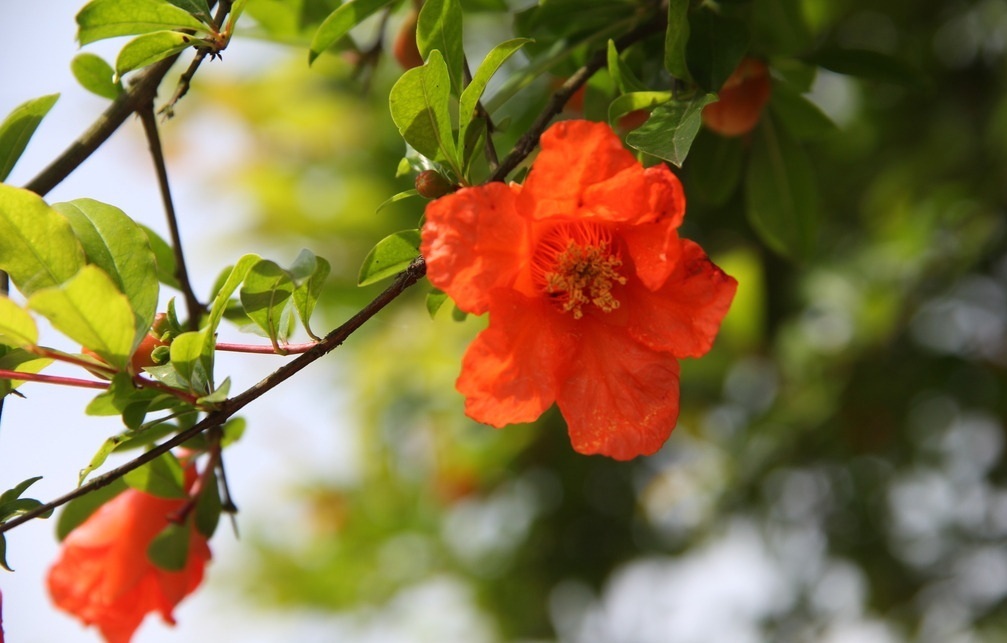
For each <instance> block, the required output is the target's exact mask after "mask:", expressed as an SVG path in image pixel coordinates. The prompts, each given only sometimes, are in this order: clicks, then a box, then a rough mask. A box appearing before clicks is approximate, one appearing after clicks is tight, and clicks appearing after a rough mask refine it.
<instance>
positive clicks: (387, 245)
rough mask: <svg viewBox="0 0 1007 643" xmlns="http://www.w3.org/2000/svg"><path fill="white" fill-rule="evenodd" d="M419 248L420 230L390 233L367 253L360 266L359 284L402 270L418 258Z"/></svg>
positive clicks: (368, 282)
mask: <svg viewBox="0 0 1007 643" xmlns="http://www.w3.org/2000/svg"><path fill="white" fill-rule="evenodd" d="M419 249H420V231H419V230H403V231H401V232H396V233H395V234H391V235H388V236H387V237H385V238H384V239H382V240H381V241H379V242H378V245H376V246H374V247H373V248H371V251H370V252H368V253H367V256H366V257H365V258H364V263H363V265H362V266H360V276H359V277H358V278H357V285H358V286H367V285H370V284H373V283H375V282H377V281H381V280H382V279H385V278H387V277H391V276H393V275H396V274H398V273H400V272H402V271H403V270H405V269H406V268H407V267H409V264H410V263H411V262H412V260H413V259H415V258H416V255H417V254H418V253H419Z"/></svg>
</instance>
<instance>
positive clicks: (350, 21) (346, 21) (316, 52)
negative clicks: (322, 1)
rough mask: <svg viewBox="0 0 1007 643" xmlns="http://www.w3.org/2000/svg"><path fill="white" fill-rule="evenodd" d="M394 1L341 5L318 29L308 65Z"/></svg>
mask: <svg viewBox="0 0 1007 643" xmlns="http://www.w3.org/2000/svg"><path fill="white" fill-rule="evenodd" d="M393 1H394V0H350V1H349V2H346V3H345V4H342V5H340V6H339V7H338V8H336V10H335V11H333V12H332V13H331V14H329V17H328V18H326V19H325V21H324V22H322V24H321V25H320V26H319V27H318V31H316V32H315V36H314V37H313V38H312V39H311V51H310V52H309V53H308V63H309V64H310V63H313V62H315V59H316V58H318V56H320V55H321V53H322V52H323V51H325V50H326V49H328V48H329V47H331V46H332V45H334V44H336V43H337V42H339V41H340V40H341V39H342V38H343V37H344V36H346V34H348V33H350V30H351V29H353V28H354V27H356V26H357V25H359V24H360V23H361V22H363V21H364V20H365V19H367V18H368V17H369V16H371V15H373V14H375V13H377V12H378V11H379V10H381V9H382V8H384V7H386V6H388V5H390V4H392V2H393Z"/></svg>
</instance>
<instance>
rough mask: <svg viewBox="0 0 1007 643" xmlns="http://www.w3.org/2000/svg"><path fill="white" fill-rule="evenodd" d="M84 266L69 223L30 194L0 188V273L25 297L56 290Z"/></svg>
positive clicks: (34, 195)
mask: <svg viewBox="0 0 1007 643" xmlns="http://www.w3.org/2000/svg"><path fill="white" fill-rule="evenodd" d="M83 266H84V250H83V248H81V245H80V242H78V241H77V237H76V236H74V234H73V229H72V228H71V227H70V223H69V222H68V221H67V220H66V218H65V217H64V216H62V215H61V214H60V213H59V212H56V211H55V210H53V209H52V208H50V207H49V206H48V205H47V204H46V203H45V201H43V200H42V198H41V197H39V196H38V195H37V194H35V193H34V192H29V191H28V190H22V189H20V188H15V187H13V186H10V185H4V184H0V270H4V271H6V272H7V274H9V275H10V278H11V281H13V282H14V285H16V286H17V287H18V289H19V290H20V291H21V292H22V293H24V294H25V295H31V294H32V293H34V292H35V291H36V290H39V289H42V288H51V287H52V286H58V285H59V284H61V283H63V282H64V281H66V280H67V279H69V278H70V277H72V276H74V275H75V274H77V271H78V270H80V269H81V268H82V267H83Z"/></svg>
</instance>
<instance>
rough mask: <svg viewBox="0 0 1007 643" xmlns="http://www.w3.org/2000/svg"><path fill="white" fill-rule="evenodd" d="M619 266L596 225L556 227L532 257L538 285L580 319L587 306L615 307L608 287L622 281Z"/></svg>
mask: <svg viewBox="0 0 1007 643" xmlns="http://www.w3.org/2000/svg"><path fill="white" fill-rule="evenodd" d="M621 267H622V258H621V257H620V256H619V252H618V250H617V249H616V248H615V247H614V244H613V242H612V237H611V234H610V233H608V231H607V230H605V229H603V228H601V227H600V226H596V225H580V226H573V225H569V226H567V225H564V226H558V227H557V228H555V229H554V230H552V231H550V232H549V233H548V234H547V235H546V237H545V238H544V239H543V240H542V242H541V243H540V244H539V248H538V251H537V252H536V257H535V268H536V270H535V272H536V276H537V277H538V278H539V280H540V284H541V287H542V288H543V290H544V291H545V293H546V294H547V295H548V296H549V297H550V298H551V299H552V300H553V301H555V302H556V303H557V304H558V305H559V306H560V308H561V309H562V311H563V312H565V313H571V314H572V315H573V318H574V319H580V318H582V317H583V316H584V308H585V306H588V305H594V306H595V307H597V308H598V309H599V310H600V311H602V312H605V313H610V312H612V311H613V310H615V309H617V308H618V307H619V300H618V299H616V298H615V296H614V295H613V294H612V288H613V287H614V286H615V285H616V284H619V285H625V283H626V278H625V277H624V276H622V274H621V273H620V271H619V268H621Z"/></svg>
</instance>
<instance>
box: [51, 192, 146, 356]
mask: <svg viewBox="0 0 1007 643" xmlns="http://www.w3.org/2000/svg"><path fill="white" fill-rule="evenodd" d="M52 207H53V208H54V209H55V210H56V211H58V212H59V213H60V214H62V215H63V216H65V217H66V218H67V220H68V221H69V222H70V225H71V227H73V231H74V232H75V233H76V235H77V239H79V240H80V243H81V245H82V246H83V247H84V254H85V255H86V256H87V260H88V263H92V264H94V265H96V266H98V267H99V268H101V269H102V270H104V271H105V273H106V274H107V275H108V276H109V277H111V278H112V281H113V282H115V284H116V285H117V286H118V287H119V290H121V291H122V293H123V294H124V295H126V298H127V299H129V304H130V306H131V307H132V308H133V315H134V317H135V318H136V326H135V328H136V336H135V338H134V339H135V341H136V342H137V343H139V342H140V340H141V339H142V338H143V336H144V335H145V334H146V333H147V331H148V330H149V329H150V325H151V323H152V322H153V321H154V314H155V313H156V312H157V301H158V293H159V289H160V287H159V285H158V279H157V264H156V260H155V258H154V252H153V250H151V248H150V241H149V239H148V237H147V233H146V232H144V230H143V228H141V227H140V226H139V225H138V224H137V223H136V222H135V221H133V220H132V219H130V218H129V217H128V216H127V215H126V214H125V213H124V212H123V211H122V210H120V209H119V208H117V207H115V206H112V205H108V204H107V203H101V202H100V201H95V200H93V199H77V200H75V201H70V202H68V203H54V204H53V206H52Z"/></svg>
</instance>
